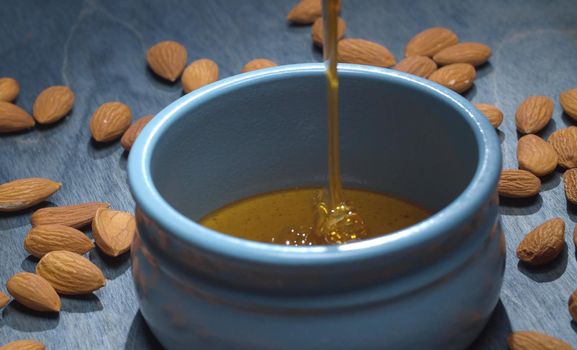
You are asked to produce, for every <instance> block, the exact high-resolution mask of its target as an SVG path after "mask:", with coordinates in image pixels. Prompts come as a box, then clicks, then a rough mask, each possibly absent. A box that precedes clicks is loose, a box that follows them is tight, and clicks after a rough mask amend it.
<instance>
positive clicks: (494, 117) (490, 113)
mask: <svg viewBox="0 0 577 350" xmlns="http://www.w3.org/2000/svg"><path fill="white" fill-rule="evenodd" d="M474 105H475V107H477V109H478V110H479V111H480V112H481V113H483V115H484V116H485V117H486V118H487V119H488V120H489V123H491V125H493V127H494V128H495V129H496V128H498V127H499V125H501V123H502V122H503V112H501V110H500V109H499V108H497V107H495V106H493V105H490V104H487V103H475V104H474Z"/></svg>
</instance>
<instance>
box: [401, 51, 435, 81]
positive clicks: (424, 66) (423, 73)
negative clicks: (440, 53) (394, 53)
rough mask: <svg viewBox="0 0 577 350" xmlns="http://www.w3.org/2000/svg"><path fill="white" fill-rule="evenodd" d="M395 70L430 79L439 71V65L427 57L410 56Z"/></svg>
mask: <svg viewBox="0 0 577 350" xmlns="http://www.w3.org/2000/svg"><path fill="white" fill-rule="evenodd" d="M393 69H396V70H398V71H401V72H405V73H410V74H414V75H417V76H419V77H422V78H428V77H429V76H430V75H431V74H433V72H434V71H436V70H437V64H436V63H435V61H433V60H432V59H430V58H429V57H427V56H410V57H405V58H404V59H403V60H401V62H399V63H397V64H396V65H395V66H394V67H393Z"/></svg>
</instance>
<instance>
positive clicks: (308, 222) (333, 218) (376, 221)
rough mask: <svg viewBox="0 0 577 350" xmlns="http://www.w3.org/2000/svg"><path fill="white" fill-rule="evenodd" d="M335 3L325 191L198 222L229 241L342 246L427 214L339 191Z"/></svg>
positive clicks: (254, 200) (298, 192) (329, 11)
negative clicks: (243, 240)
mask: <svg viewBox="0 0 577 350" xmlns="http://www.w3.org/2000/svg"><path fill="white" fill-rule="evenodd" d="M339 8H340V4H339V0H324V2H323V17H324V21H323V22H324V23H325V27H324V33H325V34H324V43H323V51H324V59H325V64H326V77H327V102H328V103H327V116H328V119H327V129H328V157H327V158H328V179H329V181H328V190H326V191H325V190H322V189H312V188H308V189H306V188H305V189H293V190H284V191H277V192H272V193H267V194H262V195H259V196H255V197H251V198H247V199H244V200H241V201H238V202H236V203H233V204H230V205H228V206H226V207H224V208H221V209H219V210H217V211H215V212H213V213H211V214H209V215H207V216H205V217H204V218H202V219H201V220H200V223H201V224H203V225H205V226H207V227H209V228H212V229H214V230H217V231H219V232H223V233H226V234H229V235H232V236H236V237H240V238H245V239H250V240H254V241H260V242H267V243H276V244H283V245H291V246H308V245H317V244H342V243H347V242H351V241H357V240H362V239H367V238H372V237H375V236H380V235H383V234H387V233H390V232H393V231H397V230H400V229H402V228H404V227H407V226H410V225H413V224H415V223H417V222H419V221H421V220H423V219H425V218H426V217H428V216H429V215H430V214H429V213H428V212H427V211H426V210H424V209H422V208H420V207H418V206H416V205H414V204H412V203H409V202H406V201H403V200H401V199H397V198H394V197H390V196H387V195H384V194H379V193H373V192H368V191H363V190H353V189H346V190H345V189H343V187H342V180H341V170H340V150H339V109H338V107H339V79H338V74H337V38H338V33H337V23H338V11H339Z"/></svg>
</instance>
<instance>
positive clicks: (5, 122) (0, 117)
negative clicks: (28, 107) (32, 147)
mask: <svg viewBox="0 0 577 350" xmlns="http://www.w3.org/2000/svg"><path fill="white" fill-rule="evenodd" d="M35 124H36V122H34V118H32V116H31V115H30V114H28V112H26V111H25V110H23V109H22V108H20V107H18V106H16V105H14V104H12V103H10V102H4V101H0V133H9V132H16V131H22V130H26V129H30V128H32V127H33V126H34V125H35Z"/></svg>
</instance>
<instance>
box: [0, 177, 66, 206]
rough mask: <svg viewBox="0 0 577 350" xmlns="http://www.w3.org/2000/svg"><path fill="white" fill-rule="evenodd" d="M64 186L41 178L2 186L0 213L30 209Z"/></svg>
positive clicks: (15, 181)
mask: <svg viewBox="0 0 577 350" xmlns="http://www.w3.org/2000/svg"><path fill="white" fill-rule="evenodd" d="M61 186H62V184H61V183H59V182H54V181H52V180H49V179H43V178H39V177H31V178H26V179H18V180H13V181H10V182H6V183H3V184H1V185H0V212H3V211H4V212H7V211H17V210H22V209H26V208H30V207H31V206H33V205H36V204H38V203H40V202H42V201H43V200H45V199H46V198H48V197H50V196H51V195H52V194H53V193H54V192H56V191H58V190H59V189H60V187H61Z"/></svg>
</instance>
